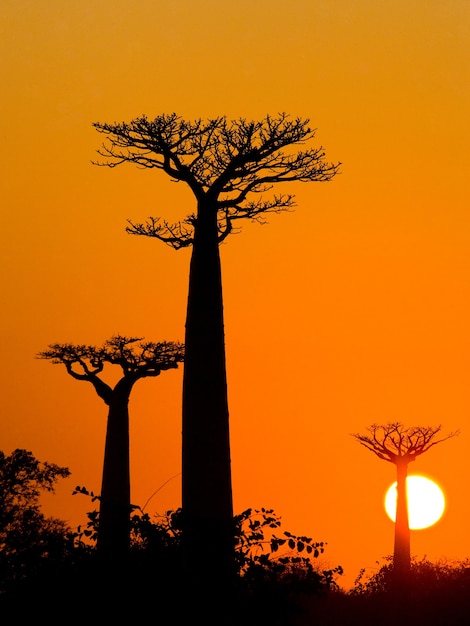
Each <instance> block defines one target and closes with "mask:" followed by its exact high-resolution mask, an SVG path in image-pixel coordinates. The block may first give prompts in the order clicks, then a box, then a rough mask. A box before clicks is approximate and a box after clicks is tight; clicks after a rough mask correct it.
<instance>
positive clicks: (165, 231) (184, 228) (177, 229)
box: [126, 215, 195, 250]
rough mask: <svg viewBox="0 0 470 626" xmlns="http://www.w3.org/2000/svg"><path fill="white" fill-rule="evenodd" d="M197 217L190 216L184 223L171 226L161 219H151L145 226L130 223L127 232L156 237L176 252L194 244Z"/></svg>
mask: <svg viewBox="0 0 470 626" xmlns="http://www.w3.org/2000/svg"><path fill="white" fill-rule="evenodd" d="M194 220H195V217H194V216H193V215H191V216H189V217H188V218H187V219H186V220H184V221H183V222H177V223H176V224H170V223H168V222H167V221H165V220H160V218H159V217H149V218H148V220H147V222H146V223H145V224H134V222H131V221H130V220H128V222H129V226H128V227H127V228H126V232H128V233H129V234H131V235H145V236H146V237H155V238H156V239H160V241H163V242H164V243H166V244H168V245H169V246H171V247H172V248H175V250H178V249H179V248H186V247H188V246H190V245H192V243H193V231H192V228H191V226H192V225H193V224H194Z"/></svg>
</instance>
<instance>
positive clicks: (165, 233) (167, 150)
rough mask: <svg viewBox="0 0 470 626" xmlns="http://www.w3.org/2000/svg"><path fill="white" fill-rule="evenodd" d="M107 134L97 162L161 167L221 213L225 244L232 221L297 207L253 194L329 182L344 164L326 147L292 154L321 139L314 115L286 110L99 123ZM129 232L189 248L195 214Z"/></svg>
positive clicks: (290, 198) (155, 221) (135, 227)
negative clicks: (254, 116)
mask: <svg viewBox="0 0 470 626" xmlns="http://www.w3.org/2000/svg"><path fill="white" fill-rule="evenodd" d="M93 126H94V127H95V128H96V130H97V131H98V132H100V133H102V134H104V135H105V136H106V141H105V143H103V145H102V147H101V149H100V150H98V154H99V155H100V156H102V157H103V158H104V161H102V162H100V163H97V164H98V165H103V166H108V167H115V166H117V165H121V164H122V163H126V162H127V163H129V162H130V163H134V164H136V165H137V166H138V167H142V168H157V169H161V170H163V171H164V172H165V173H166V174H167V175H168V176H170V177H171V178H172V179H173V180H174V181H177V182H180V181H183V182H185V183H186V184H187V185H189V187H190V188H191V190H192V192H193V194H194V196H195V197H196V199H197V202H198V210H200V209H202V207H206V208H207V207H208V206H210V207H211V209H212V210H215V211H217V213H218V223H219V241H222V240H223V239H224V238H225V237H226V236H227V235H228V233H229V232H231V230H232V226H231V221H232V220H234V219H242V218H249V219H255V220H256V221H260V219H259V216H260V214H261V213H268V212H276V213H278V212H280V211H283V210H287V209H289V208H291V207H292V206H293V205H294V203H293V196H292V195H287V196H274V197H272V198H270V199H265V198H263V199H255V200H253V199H250V197H251V196H253V194H256V195H259V196H263V195H265V194H266V193H267V192H268V191H270V190H271V189H272V187H273V186H274V185H275V184H276V183H283V182H294V181H298V182H313V181H316V182H326V181H329V180H331V179H332V178H333V177H334V176H335V175H336V174H337V173H338V169H339V165H340V164H339V163H336V164H335V163H329V162H327V161H326V160H325V153H324V151H323V148H322V147H319V148H312V149H305V150H299V151H297V152H295V151H292V146H296V145H299V144H304V143H306V142H308V141H310V140H312V139H313V138H314V137H315V130H314V129H312V128H311V127H310V126H309V120H308V119H306V120H303V119H301V118H299V117H297V118H290V117H289V116H288V115H287V114H286V113H280V114H278V115H277V116H275V117H272V116H270V115H267V116H266V117H265V118H264V119H262V120H260V121H257V122H254V121H247V120H246V119H243V118H240V119H237V120H231V121H228V120H227V119H226V118H225V117H217V118H213V119H209V120H207V121H202V120H201V119H198V120H195V121H192V122H191V121H186V120H183V119H182V118H181V117H179V116H178V115H176V114H175V113H172V114H170V115H165V114H164V115H160V116H158V117H156V118H155V119H153V120H149V119H148V118H147V117H145V116H142V117H139V118H136V119H134V120H132V121H131V122H129V123H124V122H123V123H115V124H102V123H95V124H93ZM130 224H131V226H130V228H128V229H127V232H129V233H131V234H136V235H147V236H151V237H156V238H158V239H160V240H161V241H164V242H165V243H167V244H169V245H170V246H172V247H174V248H181V247H186V246H188V245H191V243H192V239H193V237H192V229H193V228H194V227H195V218H194V216H193V215H190V216H189V217H188V218H187V219H186V220H184V221H183V222H182V223H181V224H169V223H168V222H160V220H159V219H158V218H149V221H148V222H147V223H146V224H133V223H132V222H131V223H130Z"/></svg>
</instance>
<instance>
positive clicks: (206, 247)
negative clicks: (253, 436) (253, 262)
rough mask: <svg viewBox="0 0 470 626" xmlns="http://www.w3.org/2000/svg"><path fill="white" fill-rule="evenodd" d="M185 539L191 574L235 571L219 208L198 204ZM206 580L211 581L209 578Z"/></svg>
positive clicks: (221, 575) (221, 578) (188, 352)
mask: <svg viewBox="0 0 470 626" xmlns="http://www.w3.org/2000/svg"><path fill="white" fill-rule="evenodd" d="M182 434H183V450H182V481H183V492H182V508H183V520H184V521H185V527H184V533H183V545H184V548H185V555H186V563H187V567H188V571H189V574H190V575H191V574H194V575H196V576H197V577H199V578H201V576H202V577H211V578H212V577H213V578H214V579H215V580H217V581H218V582H219V583H223V582H227V581H228V579H229V578H230V577H231V576H232V575H233V568H234V545H233V505H232V482H231V468H230V441H229V414H228V401H227V377H226V368H225V340H224V319H223V304H222V278H221V267H220V255H219V245H218V241H217V208H216V207H213V206H200V207H199V213H198V219H197V224H196V226H195V234H194V244H193V249H192V257H191V266H190V276H189V294H188V308H187V317H186V337H185V359H184V377H183V433H182ZM207 582H209V581H207Z"/></svg>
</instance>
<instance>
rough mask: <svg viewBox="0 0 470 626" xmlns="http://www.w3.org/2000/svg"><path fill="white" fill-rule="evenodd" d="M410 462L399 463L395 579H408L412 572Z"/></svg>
mask: <svg viewBox="0 0 470 626" xmlns="http://www.w3.org/2000/svg"><path fill="white" fill-rule="evenodd" d="M407 474H408V462H406V461H402V460H400V461H399V462H398V463H397V512H396V519H395V547H394V553H393V570H394V578H395V580H397V581H398V580H406V579H407V578H408V575H409V573H410V563H411V552H410V526H409V520H408V495H407V488H406V477H407Z"/></svg>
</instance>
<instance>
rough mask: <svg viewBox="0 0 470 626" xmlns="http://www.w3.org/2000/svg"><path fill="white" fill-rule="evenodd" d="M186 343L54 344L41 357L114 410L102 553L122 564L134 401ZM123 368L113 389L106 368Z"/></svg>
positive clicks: (174, 361)
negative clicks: (135, 392)
mask: <svg viewBox="0 0 470 626" xmlns="http://www.w3.org/2000/svg"><path fill="white" fill-rule="evenodd" d="M183 356H184V348H183V345H182V344H180V343H173V342H162V343H152V342H146V341H143V340H142V339H140V338H136V337H122V336H120V335H117V336H114V337H112V338H111V339H109V340H107V341H106V342H105V343H104V345H103V346H101V347H95V346H88V345H72V344H69V343H67V344H51V345H50V346H49V349H48V350H45V351H44V352H40V353H39V354H38V357H39V358H41V359H48V360H50V361H51V362H52V363H54V364H57V363H62V364H63V365H65V368H66V370H67V372H68V373H69V374H70V376H72V377H73V378H75V379H76V380H84V381H87V382H89V383H91V384H92V385H93V387H94V388H95V391H96V393H97V394H98V396H99V397H100V398H101V399H102V400H103V401H104V403H105V404H106V405H107V406H108V421H107V429H106V442H105V450H104V463H103V476H102V483H101V496H100V511H99V522H98V540H97V549H98V552H99V553H100V554H102V555H104V556H105V558H109V557H111V556H112V557H113V560H115V559H119V558H120V557H123V556H125V555H126V554H127V552H128V550H129V541H130V513H131V499H130V470H129V398H130V394H131V391H132V388H133V386H134V384H135V383H136V382H137V381H138V380H139V379H141V378H147V377H149V376H158V375H159V374H160V373H161V372H162V371H164V370H168V369H173V368H176V367H178V364H179V363H180V362H182V361H183ZM108 363H109V364H112V365H118V366H119V367H120V368H121V370H122V377H121V378H120V379H119V380H118V382H117V383H116V384H115V385H114V387H113V386H111V385H109V384H108V383H106V382H104V380H103V379H102V378H100V376H99V375H100V374H101V372H102V371H103V369H104V366H105V365H106V364H108Z"/></svg>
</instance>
